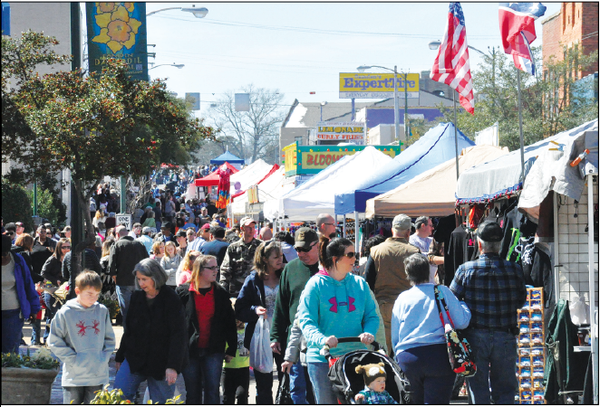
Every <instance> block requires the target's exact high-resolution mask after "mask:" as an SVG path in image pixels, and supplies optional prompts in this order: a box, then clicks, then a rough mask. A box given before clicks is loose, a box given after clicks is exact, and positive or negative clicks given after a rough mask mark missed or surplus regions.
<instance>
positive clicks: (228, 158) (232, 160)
mask: <svg viewBox="0 0 600 407" xmlns="http://www.w3.org/2000/svg"><path fill="white" fill-rule="evenodd" d="M225 162H228V163H229V164H232V165H233V166H235V167H236V168H238V169H239V167H240V166H241V165H244V164H245V162H246V160H244V159H243V158H239V157H236V156H235V155H233V154H231V153H230V152H229V150H227V151H225V152H224V153H223V154H221V155H220V156H218V157H217V158H213V159H212V160H210V163H211V164H215V165H221V164H224V163H225ZM236 164H237V165H236Z"/></svg>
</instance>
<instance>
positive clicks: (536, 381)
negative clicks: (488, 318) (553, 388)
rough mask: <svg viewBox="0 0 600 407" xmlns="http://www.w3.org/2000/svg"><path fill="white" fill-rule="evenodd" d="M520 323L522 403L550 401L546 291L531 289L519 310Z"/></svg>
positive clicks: (520, 384) (519, 345)
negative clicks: (546, 376)
mask: <svg viewBox="0 0 600 407" xmlns="http://www.w3.org/2000/svg"><path fill="white" fill-rule="evenodd" d="M517 313H518V315H517V319H518V324H519V336H518V357H517V380H518V382H519V393H518V396H519V401H518V402H519V404H546V400H545V399H544V383H543V382H544V367H545V366H546V352H545V350H546V347H545V337H546V335H545V334H546V332H545V329H544V290H543V288H541V287H537V288H528V289H527V301H526V302H525V305H524V306H523V308H521V309H519V310H518V311H517Z"/></svg>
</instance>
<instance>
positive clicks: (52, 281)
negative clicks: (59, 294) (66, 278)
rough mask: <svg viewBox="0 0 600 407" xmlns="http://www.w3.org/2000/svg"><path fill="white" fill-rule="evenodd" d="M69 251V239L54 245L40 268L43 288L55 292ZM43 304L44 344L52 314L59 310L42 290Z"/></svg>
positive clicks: (48, 333) (48, 332)
mask: <svg viewBox="0 0 600 407" xmlns="http://www.w3.org/2000/svg"><path fill="white" fill-rule="evenodd" d="M69 251H71V242H70V241H69V239H60V240H59V241H58V243H56V248H55V249H54V253H52V256H50V257H48V260H46V262H45V263H44V265H43V266H42V273H41V274H42V277H44V287H48V286H50V287H48V288H49V289H50V290H52V291H56V289H57V288H58V287H60V284H61V283H62V280H63V277H62V263H63V260H64V258H65V255H66V254H67V253H69ZM43 298H44V304H46V331H45V332H44V338H43V342H44V343H45V342H46V339H48V335H50V323H51V322H52V318H54V314H56V312H57V311H58V309H59V308H60V303H59V302H58V300H57V299H56V298H54V297H53V296H52V294H51V293H50V292H49V291H46V290H44V294H43Z"/></svg>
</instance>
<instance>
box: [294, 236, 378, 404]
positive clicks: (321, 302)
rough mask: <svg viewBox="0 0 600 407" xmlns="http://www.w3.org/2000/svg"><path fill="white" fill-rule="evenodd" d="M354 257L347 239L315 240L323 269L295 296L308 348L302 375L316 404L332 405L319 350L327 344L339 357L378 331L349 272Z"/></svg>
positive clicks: (365, 293)
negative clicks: (348, 340)
mask: <svg viewBox="0 0 600 407" xmlns="http://www.w3.org/2000/svg"><path fill="white" fill-rule="evenodd" d="M355 257H356V253H355V252H354V246H353V243H352V242H351V241H350V240H348V239H344V238H335V239H333V240H329V239H328V238H326V237H325V236H321V239H320V241H319V260H320V263H321V265H322V266H323V267H324V268H323V269H320V270H319V272H318V273H317V274H315V275H314V276H313V277H312V278H311V279H310V280H308V283H307V284H306V288H305V289H304V291H303V293H302V297H301V298H300V305H299V306H298V321H299V324H300V328H301V329H302V334H303V335H304V337H305V338H306V341H307V345H308V350H307V352H306V358H307V363H308V374H309V376H310V381H311V383H312V385H313V388H314V391H315V397H316V399H317V403H318V404H337V399H336V397H335V395H334V393H333V389H332V387H331V382H330V381H329V378H328V377H327V373H328V371H329V364H328V363H327V360H326V359H325V357H324V356H321V354H320V351H321V349H322V348H323V347H324V346H325V345H327V346H329V348H331V355H332V357H339V356H341V355H343V354H345V353H348V352H350V351H352V350H355V349H361V348H364V345H368V344H370V343H372V342H373V341H374V339H375V334H376V333H377V328H378V327H379V317H378V316H377V312H376V310H375V301H374V300H373V298H372V297H371V293H370V291H369V286H368V285H367V282H366V281H365V280H364V279H363V278H361V277H358V276H356V275H354V274H352V273H351V271H352V267H353V266H354V261H355ZM343 337H359V338H360V340H361V342H362V343H363V345H361V344H358V343H347V344H340V345H339V346H338V338H343Z"/></svg>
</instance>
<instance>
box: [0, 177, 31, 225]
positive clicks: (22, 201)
mask: <svg viewBox="0 0 600 407" xmlns="http://www.w3.org/2000/svg"><path fill="white" fill-rule="evenodd" d="M32 215H33V211H32V210H31V201H30V199H29V195H28V194H27V191H26V190H25V188H23V187H22V186H21V185H19V184H15V183H12V182H10V181H9V180H8V179H6V178H4V177H3V178H2V219H3V220H4V224H5V225H6V224H7V223H9V222H17V221H21V222H23V223H24V224H25V231H31V230H33V229H34V225H33V220H32V219H31V216H32Z"/></svg>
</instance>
